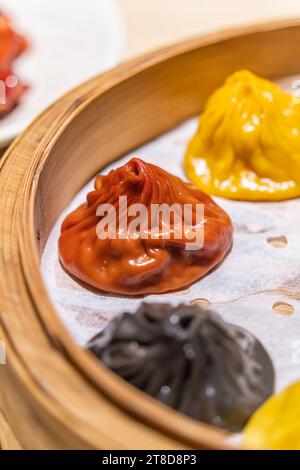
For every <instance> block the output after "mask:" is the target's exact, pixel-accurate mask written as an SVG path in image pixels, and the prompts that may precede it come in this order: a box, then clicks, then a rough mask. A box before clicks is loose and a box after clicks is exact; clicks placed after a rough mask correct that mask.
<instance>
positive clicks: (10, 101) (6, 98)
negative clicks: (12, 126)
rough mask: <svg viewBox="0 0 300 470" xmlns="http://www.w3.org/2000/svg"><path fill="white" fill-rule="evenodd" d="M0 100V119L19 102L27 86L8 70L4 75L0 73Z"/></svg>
mask: <svg viewBox="0 0 300 470" xmlns="http://www.w3.org/2000/svg"><path fill="white" fill-rule="evenodd" d="M0 81H1V99H0V118H1V117H4V116H5V115H6V114H7V113H9V112H10V111H11V110H12V109H14V107H15V106H16V105H17V104H18V103H19V102H20V100H21V98H22V96H23V95H24V93H25V92H26V91H27V90H28V86H26V85H24V84H23V83H21V82H20V81H19V79H18V77H17V76H16V75H15V74H13V72H11V71H10V70H8V71H7V72H5V73H1V72H0Z"/></svg>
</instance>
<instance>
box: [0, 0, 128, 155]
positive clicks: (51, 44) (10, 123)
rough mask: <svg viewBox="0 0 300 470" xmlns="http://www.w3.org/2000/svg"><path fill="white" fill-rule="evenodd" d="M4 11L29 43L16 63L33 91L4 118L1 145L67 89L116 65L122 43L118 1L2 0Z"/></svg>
mask: <svg viewBox="0 0 300 470" xmlns="http://www.w3.org/2000/svg"><path fill="white" fill-rule="evenodd" d="M1 9H3V11H4V12H5V13H7V14H8V15H9V16H10V17H11V18H12V20H13V25H15V27H16V29H17V31H18V32H21V33H23V34H25V36H26V37H27V38H28V39H29V41H30V44H31V46H30V49H29V51H28V52H26V53H25V54H24V56H22V57H21V58H20V59H18V60H17V62H16V63H15V67H14V68H15V71H16V73H17V74H19V76H20V78H21V80H22V81H23V82H25V83H26V84H29V85H30V90H29V91H28V92H27V93H26V95H25V96H24V99H23V101H22V103H21V104H20V105H19V106H18V107H17V108H16V109H15V110H14V111H13V112H12V113H11V114H9V115H8V116H7V117H5V118H4V119H2V120H0V147H1V146H4V145H6V144H7V143H9V142H10V141H11V140H12V139H14V138H15V137H16V136H17V135H18V134H19V133H20V132H21V131H22V130H23V129H24V128H25V127H26V126H27V125H28V124H29V123H30V122H31V121H32V119H33V118H35V117H36V116H37V115H38V114H39V113H40V112H41V111H42V110H43V109H44V108H45V107H46V106H48V105H49V104H50V103H52V102H53V101H54V100H56V99H57V98H59V97H60V96H61V95H62V94H64V93H65V92H66V91H68V90H70V89H71V88H72V87H74V86H76V85H78V84H79V83H81V82H83V81H85V80H87V79H88V78H90V77H92V76H93V75H96V74H98V73H101V72H103V71H105V70H107V69H109V68H111V67H113V66H114V65H116V64H117V63H118V62H119V61H120V59H121V56H122V51H123V44H124V30H123V23H122V18H121V13H120V11H119V8H118V5H117V3H116V2H115V0H84V1H80V0H50V1H49V0H2V1H1Z"/></svg>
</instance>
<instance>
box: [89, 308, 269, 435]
mask: <svg viewBox="0 0 300 470" xmlns="http://www.w3.org/2000/svg"><path fill="white" fill-rule="evenodd" d="M88 347H89V348H90V350H91V351H92V352H93V353H94V354H95V355H96V356H97V357H98V358H99V359H101V361H103V362H104V364H105V365H106V366H107V367H109V368H110V369H112V370H113V371H114V372H115V373H116V374H118V375H120V376H121V377H123V378H124V379H125V380H127V381H128V382H130V383H131V384H132V385H135V386H136V387H138V388H139V389H141V390H143V391H144V392H146V393H148V394H149V395H151V396H153V397H154V398H156V399H158V400H159V401H160V402H163V403H164V404H166V405H168V406H170V407H172V408H174V409H176V410H178V411H180V412H182V413H184V414H186V415H188V416H190V417H193V418H195V419H197V420H201V421H203V422H206V423H209V424H212V425H215V426H219V427H221V428H225V429H228V430H230V431H239V430H241V429H242V427H243V426H244V425H245V423H246V422H247V420H248V419H249V418H250V416H251V415H252V413H253V412H254V411H255V410H256V409H257V408H258V407H259V406H260V405H261V404H262V403H263V402H264V401H265V400H266V399H267V398H268V397H269V396H270V395H271V394H272V392H273V389H274V368H273V365H272V361H271V359H270V357H269V355H268V353H267V352H266V350H265V349H264V348H263V346H262V345H261V343H260V342H259V341H258V340H257V339H256V338H255V337H254V336H253V335H252V334H251V333H249V332H248V331H246V330H244V329H243V328H240V327H238V326H234V325H231V324H228V323H226V322H224V321H223V320H222V318H221V317H220V316H219V315H217V314H216V313H214V312H212V311H210V310H203V309H202V308H200V307H199V306H196V305H192V306H185V305H180V306H178V307H176V308H174V307H172V306H170V305H168V304H142V306H141V307H140V308H139V309H138V310H137V312H136V313H135V314H131V313H124V314H123V315H121V316H120V317H118V318H116V319H114V320H113V321H112V322H111V323H110V324H109V325H108V327H106V328H105V330H104V331H103V332H101V333H100V334H98V335H97V336H96V337H95V338H93V339H92V341H91V342H90V343H89V345H88Z"/></svg>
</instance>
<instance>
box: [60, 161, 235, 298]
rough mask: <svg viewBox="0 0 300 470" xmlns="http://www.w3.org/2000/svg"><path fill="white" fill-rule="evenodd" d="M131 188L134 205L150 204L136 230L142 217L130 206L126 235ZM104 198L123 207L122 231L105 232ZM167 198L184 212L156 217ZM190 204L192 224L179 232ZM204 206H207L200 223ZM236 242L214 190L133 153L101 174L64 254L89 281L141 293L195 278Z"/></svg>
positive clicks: (65, 236) (66, 231)
mask: <svg viewBox="0 0 300 470" xmlns="http://www.w3.org/2000/svg"><path fill="white" fill-rule="evenodd" d="M124 196H125V197H126V200H127V207H128V208H130V207H135V206H134V205H135V204H140V205H142V208H146V217H144V219H143V221H144V222H146V223H145V224H143V223H142V224H141V226H140V227H139V229H140V231H137V233H135V234H134V235H133V234H132V232H131V231H130V223H131V222H134V217H133V216H132V214H130V213H129V210H128V209H126V210H127V213H126V215H127V216H128V225H127V226H126V230H125V232H126V233H125V235H124V226H123V222H122V220H121V219H122V217H123V216H124V207H123V203H122V202H120V201H121V199H120V198H121V197H122V198H123V199H124ZM103 204H109V205H110V206H109V207H112V208H113V209H114V210H113V211H115V213H116V215H117V224H116V226H117V230H116V235H117V236H116V237H115V238H114V239H112V237H108V238H106V239H104V238H103V239H101V238H99V237H103V227H102V229H100V233H99V223H100V225H101V224H102V223H103V222H104V219H103V217H105V215H104V213H102V212H101V214H102V215H97V214H99V211H98V208H99V207H105V206H103ZM162 204H164V207H169V208H172V207H176V211H177V212H176V215H175V213H173V212H172V211H170V213H171V215H170V218H169V223H165V220H164V218H162V217H161V216H157V214H158V212H156V216H157V217H156V216H155V217H153V213H155V211H157V207H158V206H160V207H163V206H161V205H162ZM174 204H175V206H173V205H174ZM186 207H187V208H188V209H189V211H190V212H189V216H190V219H189V220H190V225H189V226H188V227H189V230H186V227H185V226H184V224H183V226H184V227H183V229H182V230H181V236H180V237H178V233H179V232H178V231H177V230H178V227H179V228H180V223H181V222H182V223H183V222H184V221H185V219H183V216H182V214H183V213H184V211H185V208H186ZM199 207H200V208H201V207H202V211H203V210H204V212H202V213H203V214H204V217H203V216H202V219H201V222H200V223H199V220H198V217H197V214H198V212H197V211H198V208H199ZM181 209H182V211H181ZM113 211H112V212H111V213H113ZM180 214H181V216H182V219H180V217H181V216H180ZM153 221H155V223H154V230H153ZM147 224H148V225H147ZM141 227H142V228H141ZM149 227H151V230H152V231H151V230H150V229H149ZM200 231H201V233H202V232H203V234H204V239H203V244H202V245H201V244H199V246H198V244H194V245H191V243H192V241H193V238H191V234H192V235H193V236H194V235H195V236H197V237H198V235H199V234H200ZM129 234H130V235H129ZM176 234H177V235H176ZM110 235H111V233H110ZM147 237H148V238H147ZM231 244H232V224H231V221H230V218H229V216H228V215H227V214H226V213H225V212H224V211H223V210H222V209H221V208H220V207H219V206H218V205H217V204H215V203H214V202H213V200H212V199H211V198H210V197H209V196H207V195H206V194H204V193H203V192H201V191H200V190H198V189H196V188H195V187H194V186H192V185H191V184H188V183H185V182H183V181H182V180H180V179H179V178H177V177H176V176H173V175H171V174H169V173H168V172H166V171H164V170H162V169H161V168H159V167H157V166H155V165H152V164H149V163H146V162H144V161H142V160H140V159H138V158H133V159H132V160H130V161H129V162H128V163H126V164H125V165H124V166H122V167H120V168H118V169H116V170H112V171H110V173H109V174H108V175H106V176H98V177H97V178H96V180H95V190H94V191H93V192H91V193H89V194H88V195H87V202H86V203H85V204H83V205H82V206H80V207H79V208H78V209H76V210H75V211H74V212H72V213H71V214H70V215H69V216H67V218H66V219H65V220H64V222H63V224H62V228H61V236H60V239H59V254H60V260H61V262H62V264H63V266H64V267H65V269H66V270H67V271H68V272H69V273H71V274H72V275H73V276H75V277H76V278H78V279H80V280H81V281H84V282H85V283H87V284H89V285H91V286H93V287H95V288H98V289H101V290H103V291H106V292H112V293H117V294H125V295H139V294H154V293H161V292H167V291H173V290H177V289H182V288H184V287H186V286H188V285H189V284H191V283H192V282H194V281H196V280H197V279H199V278H201V277H202V276H204V275H205V274H206V273H207V272H208V271H210V270H211V269H212V268H213V267H214V266H216V265H217V264H218V263H219V262H220V261H221V260H222V259H223V258H224V256H225V255H226V253H227V252H228V251H229V249H230V247H231ZM191 247H192V248H191Z"/></svg>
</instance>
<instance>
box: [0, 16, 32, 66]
mask: <svg viewBox="0 0 300 470" xmlns="http://www.w3.org/2000/svg"><path fill="white" fill-rule="evenodd" d="M27 47H28V44H27V41H26V39H25V38H24V37H23V36H21V35H19V34H17V33H16V32H15V31H14V30H13V29H12V27H11V25H10V21H9V19H8V18H7V17H6V16H5V15H4V14H3V13H1V12H0V72H1V73H4V72H7V71H8V70H9V69H10V68H11V63H12V62H13V61H14V60H15V59H16V58H17V57H18V56H19V55H21V54H22V53H23V52H24V51H25V50H26V49H27Z"/></svg>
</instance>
